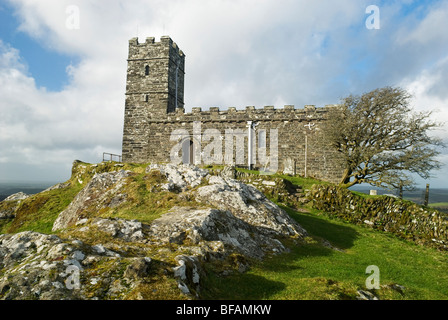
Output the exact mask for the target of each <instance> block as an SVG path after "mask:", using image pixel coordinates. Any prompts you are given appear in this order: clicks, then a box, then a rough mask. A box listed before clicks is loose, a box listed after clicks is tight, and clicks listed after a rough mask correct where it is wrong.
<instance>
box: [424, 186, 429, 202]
mask: <svg viewBox="0 0 448 320" xmlns="http://www.w3.org/2000/svg"><path fill="white" fill-rule="evenodd" d="M428 202H429V183H427V184H426V192H425V203H424V205H425V206H426V207H427V206H428Z"/></svg>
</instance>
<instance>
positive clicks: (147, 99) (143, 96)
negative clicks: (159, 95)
mask: <svg viewBox="0 0 448 320" xmlns="http://www.w3.org/2000/svg"><path fill="white" fill-rule="evenodd" d="M148 101H149V94H142V102H148Z"/></svg>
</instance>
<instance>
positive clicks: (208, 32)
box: [0, 0, 448, 188]
mask: <svg viewBox="0 0 448 320" xmlns="http://www.w3.org/2000/svg"><path fill="white" fill-rule="evenodd" d="M372 6H374V7H372ZM372 8H373V9H374V10H373V11H372ZM447 21H448V1H446V0H444V1H442V0H438V1H437V0H434V1H412V0H402V1H374V0H366V1H363V0H337V1H335V0H320V1H311V0H207V1H205V0H127V1H124V0H69V1H65V0H0V181H54V182H61V181H65V180H67V179H68V178H69V177H70V173H71V165H72V162H73V161H74V160H76V159H78V160H82V161H86V162H90V163H97V162H101V161H102V154H103V152H110V153H116V154H121V143H122V133H123V116H124V98H125V95H124V94H125V85H126V67H127V61H126V59H127V53H128V41H129V39H131V38H133V37H139V40H140V41H141V42H143V41H145V38H146V37H155V38H156V40H157V41H158V40H159V39H160V37H161V36H164V35H168V36H170V37H171V38H172V39H173V41H174V42H176V43H177V45H178V46H179V47H180V48H181V49H182V50H183V52H184V53H185V54H186V75H185V109H186V111H187V112H188V111H190V110H191V108H192V107H202V108H203V109H207V108H209V107H211V106H219V107H220V108H221V109H222V110H225V109H227V108H228V107H237V108H241V109H244V108H245V107H246V106H255V107H256V108H262V107H263V106H266V105H273V106H275V107H276V108H282V107H283V106H284V105H295V107H296V108H302V107H303V106H305V105H316V106H317V107H321V106H325V105H327V104H337V103H339V102H340V100H341V98H343V97H346V96H348V95H350V94H357V95H359V94H363V93H365V92H368V91H371V90H374V89H376V88H381V87H385V86H399V87H402V88H404V89H406V90H408V91H409V92H410V93H411V94H413V100H412V107H413V108H414V110H415V111H429V110H433V111H434V114H433V118H434V119H435V120H437V121H441V122H446V124H444V125H443V127H442V128H441V130H437V131H434V132H432V134H433V135H435V136H438V137H441V138H442V139H444V140H445V141H446V142H448V131H447V130H446V129H447V128H448V121H447V120H448V88H447V84H448V33H447V32H446V25H447ZM446 149H448V148H446ZM446 149H443V150H442V154H441V155H440V156H439V158H438V160H440V161H441V162H442V163H448V150H446ZM433 174H434V177H432V178H431V179H428V180H422V179H418V178H417V179H416V182H417V184H418V186H419V187H424V185H425V184H426V183H430V185H431V186H432V187H437V188H443V187H447V188H448V183H447V181H448V170H447V167H443V168H442V169H441V170H439V171H434V173H433Z"/></svg>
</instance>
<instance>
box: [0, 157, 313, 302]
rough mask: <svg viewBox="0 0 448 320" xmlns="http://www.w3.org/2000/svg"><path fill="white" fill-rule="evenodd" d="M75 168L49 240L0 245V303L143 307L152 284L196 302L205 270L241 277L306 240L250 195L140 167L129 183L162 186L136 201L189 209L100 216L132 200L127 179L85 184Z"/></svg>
mask: <svg viewBox="0 0 448 320" xmlns="http://www.w3.org/2000/svg"><path fill="white" fill-rule="evenodd" d="M76 165H77V166H79V167H81V168H82V170H83V173H82V174H81V175H80V174H78V173H77V172H74V174H73V176H74V177H75V178H76V179H75V180H74V183H80V184H81V183H85V186H84V187H83V188H82V190H81V191H80V192H79V193H78V194H77V195H76V197H74V199H73V201H72V202H71V203H70V204H69V205H68V206H67V207H66V208H65V210H63V211H62V212H60V214H59V215H58V217H57V218H56V220H55V222H54V224H53V231H54V232H56V234H57V235H45V234H41V233H36V232H22V233H18V234H5V235H0V275H1V278H0V298H3V299H123V298H126V297H135V298H138V297H140V298H145V297H146V296H147V294H148V293H144V291H141V288H146V289H147V292H153V291H154V289H151V288H150V287H151V283H152V282H154V280H150V279H153V278H151V277H156V276H155V274H159V276H157V278H160V274H162V275H164V276H170V277H174V278H175V279H176V281H177V287H178V290H179V293H183V294H187V295H193V296H198V295H199V294H200V290H201V283H202V282H201V279H202V277H203V276H204V274H205V268H204V264H205V263H209V262H212V261H219V263H218V264H217V265H222V266H223V267H222V268H223V270H222V271H223V272H226V273H228V272H232V271H231V270H235V271H237V272H238V271H239V272H244V271H245V270H247V268H248V267H249V265H250V262H251V261H253V260H259V259H263V258H265V257H266V256H267V255H272V254H277V253H281V252H284V251H285V250H287V249H286V247H285V246H284V245H283V244H282V240H283V239H290V240H293V241H300V240H302V239H303V238H304V237H305V236H306V235H307V234H306V231H305V230H304V229H303V228H302V227H301V226H300V225H299V224H298V223H297V222H295V221H294V220H293V219H291V218H290V217H289V216H288V215H287V214H286V212H284V211H283V210H282V209H280V208H279V207H278V206H277V205H275V204H274V203H273V202H271V201H270V200H268V199H267V198H266V197H265V196H264V195H263V193H261V192H260V191H259V190H257V189H256V188H255V187H253V186H251V185H246V184H244V183H242V182H240V181H237V180H234V179H232V178H231V175H224V177H223V176H214V175H210V174H209V172H208V171H206V170H202V169H199V168H196V167H193V166H190V165H179V166H174V165H171V164H167V165H150V166H148V167H147V168H146V170H145V171H144V172H145V173H143V176H141V175H140V176H139V178H138V179H141V180H142V181H145V180H148V179H150V178H151V177H159V176H161V177H163V178H161V179H155V180H151V182H145V183H144V184H141V185H140V192H141V187H142V186H143V187H144V188H147V190H146V189H145V190H144V192H148V193H152V192H161V193H162V194H169V195H172V197H177V198H179V199H181V198H182V199H191V201H189V202H187V203H189V205H183V206H174V207H172V208H171V209H169V210H167V211H168V212H166V213H165V214H162V215H160V216H159V217H158V218H156V219H155V220H152V221H151V222H142V221H139V220H135V219H134V220H131V219H122V218H113V217H108V216H105V215H104V214H101V215H100V214H98V212H109V211H107V210H108V209H110V208H116V207H119V206H120V205H122V204H126V203H127V201H130V200H129V199H132V197H130V196H128V192H129V190H130V189H129V186H130V185H132V183H134V182H135V179H132V178H131V177H132V176H134V177H135V176H136V173H135V172H132V171H129V170H120V169H119V171H112V172H102V173H100V172H97V173H93V172H92V176H91V178H90V181H89V180H86V181H82V180H85V179H89V178H88V175H89V174H90V171H89V170H91V168H89V167H88V165H86V164H83V163H82V164H80V163H76ZM100 169H101V168H99V167H96V168H95V170H100ZM140 173H141V171H140ZM136 179H137V178H136ZM78 180H80V181H78ZM154 183H157V185H154ZM68 187H70V184H68V183H65V184H60V185H56V186H55V187H54V188H52V189H51V190H57V189H61V190H62V189H64V188H68ZM131 189H132V188H131ZM134 189H138V188H134ZM46 191H49V190H46ZM237 257H238V258H237ZM148 288H149V289H148ZM139 290H140V291H139ZM136 292H137V293H136Z"/></svg>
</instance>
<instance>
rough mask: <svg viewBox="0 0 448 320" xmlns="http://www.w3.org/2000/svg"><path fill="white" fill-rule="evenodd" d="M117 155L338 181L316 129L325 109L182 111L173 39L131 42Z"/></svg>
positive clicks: (181, 66)
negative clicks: (120, 146) (119, 145)
mask: <svg viewBox="0 0 448 320" xmlns="http://www.w3.org/2000/svg"><path fill="white" fill-rule="evenodd" d="M127 61H128V67H127V80H126V102H125V115H124V131H123V147H122V149H123V150H122V156H123V161H124V162H134V163H148V162H157V163H170V162H172V163H180V162H183V163H192V164H195V165H214V164H215V165H228V164H234V165H236V166H241V167H249V168H255V169H259V170H265V171H267V172H283V173H287V174H298V175H301V176H305V177H314V178H317V179H322V180H326V181H332V182H337V181H338V180H339V178H340V177H341V173H342V170H341V166H340V165H339V162H338V161H337V160H336V159H337V154H336V153H335V152H334V151H332V150H330V149H328V147H325V145H324V143H323V139H322V136H321V134H320V132H319V131H320V130H319V128H320V127H321V126H322V125H324V123H325V116H326V113H327V112H328V109H329V108H331V107H333V106H325V107H322V108H316V107H315V106H312V105H308V106H305V107H304V108H301V109H296V108H295V107H294V106H293V105H286V106H284V107H282V108H274V106H265V107H263V108H261V109H256V108H255V107H253V106H247V107H244V108H235V107H230V108H227V110H220V109H219V108H218V107H210V108H209V109H208V110H202V109H201V108H200V107H193V108H192V111H191V112H188V113H187V112H185V109H184V76H185V54H184V53H183V52H182V50H180V49H179V47H178V46H177V44H176V43H175V42H173V40H172V39H171V38H170V37H168V36H164V37H161V39H160V41H159V42H157V41H155V39H154V38H146V41H145V42H144V43H139V41H138V38H133V39H131V40H129V57H128V60H127Z"/></svg>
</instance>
